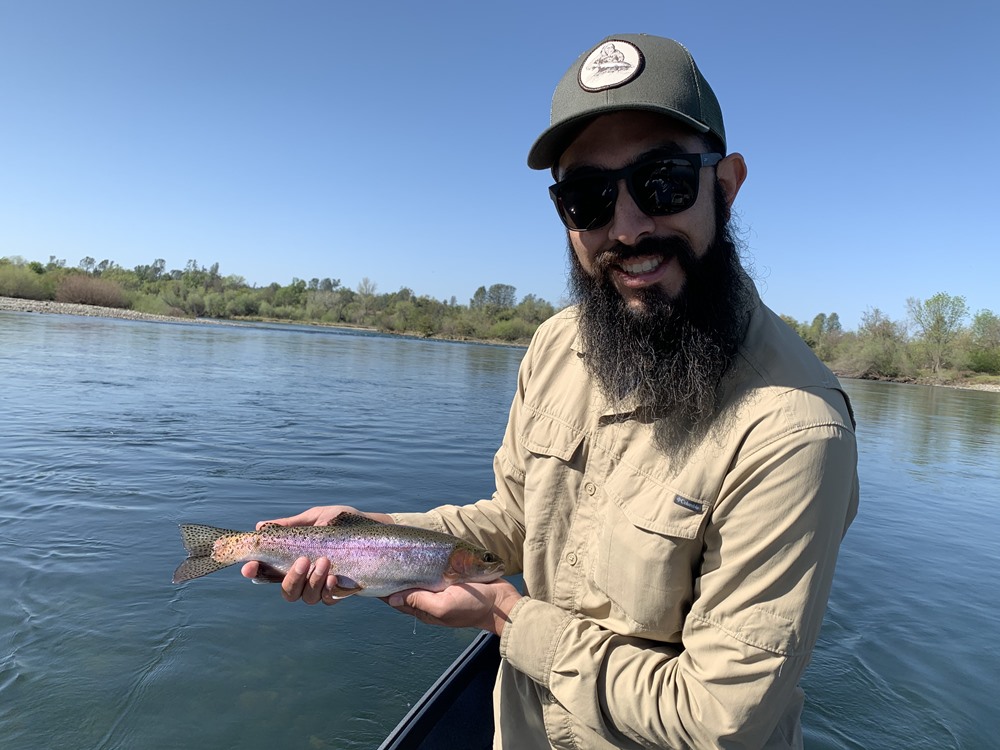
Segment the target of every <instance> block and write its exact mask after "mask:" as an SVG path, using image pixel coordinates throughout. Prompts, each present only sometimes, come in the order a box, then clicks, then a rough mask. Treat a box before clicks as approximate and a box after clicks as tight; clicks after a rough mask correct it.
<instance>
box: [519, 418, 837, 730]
mask: <svg viewBox="0 0 1000 750" xmlns="http://www.w3.org/2000/svg"><path fill="white" fill-rule="evenodd" d="M856 460H857V451H856V444H855V441H854V436H853V434H852V433H851V432H850V431H849V430H847V429H846V428H845V427H843V426H837V425H822V426H814V427H809V428H805V429H799V430H794V431H791V432H788V433H787V434H784V435H783V436H780V437H778V438H776V439H774V440H772V441H770V442H768V443H767V444H766V445H765V446H763V447H761V448H760V449H758V450H756V451H754V452H753V453H752V454H750V455H748V456H744V457H742V458H741V460H740V462H739V463H738V464H737V465H736V466H735V467H734V468H733V470H732V471H731V472H730V473H729V475H728V478H727V481H726V484H725V486H724V488H723V491H722V492H721V493H720V497H719V501H718V502H717V503H716V506H715V507H714V509H713V511H712V517H711V518H710V519H709V521H708V525H707V527H706V532H705V539H704V554H703V560H702V565H701V570H700V571H696V573H695V574H696V576H698V579H697V583H696V589H695V593H696V596H695V600H694V602H693V604H692V608H691V610H690V612H689V613H688V616H687V618H686V620H685V624H684V628H683V633H682V641H683V643H682V648H680V649H678V648H677V647H674V646H671V645H669V644H663V643H656V642H652V641H648V640H643V639H640V638H636V637H630V636H622V635H617V634H615V633H613V632H611V631H609V630H607V629H605V628H602V627H601V626H600V625H599V624H598V623H597V622H595V621H593V620H590V619H587V618H583V617H580V616H574V615H572V614H570V613H567V612H565V611H563V610H561V609H559V608H557V607H554V606H553V605H551V604H548V603H546V602H542V601H537V600H531V599H524V600H522V601H521V602H519V603H518V605H517V606H516V607H515V608H514V610H513V611H512V613H511V618H510V621H509V622H508V623H507V625H506V626H505V629H504V632H503V637H502V639H501V654H502V656H503V657H504V658H506V659H507V660H508V661H509V663H510V664H511V665H512V666H513V667H515V668H516V669H518V670H519V671H522V672H523V673H525V674H527V675H528V676H529V677H531V678H532V679H533V680H534V681H536V682H537V683H539V684H540V685H542V686H543V687H544V688H547V689H548V690H549V691H550V692H551V695H552V699H553V700H554V701H556V702H558V703H559V704H561V705H562V706H563V707H564V708H565V710H566V711H567V712H568V713H570V714H571V715H573V716H575V717H576V718H577V719H578V720H579V721H581V722H583V723H584V724H586V725H588V726H590V727H592V728H594V729H595V730H596V731H598V732H600V733H602V734H605V735H607V734H610V735H612V736H621V737H624V738H628V739H630V740H632V741H633V742H635V743H637V744H639V745H642V746H650V745H655V746H665V747H697V748H754V747H758V748H759V747H762V746H764V744H765V743H766V742H767V741H768V738H770V737H771V736H772V735H773V734H774V732H775V729H776V727H777V725H778V722H779V720H780V718H781V717H782V715H783V714H785V713H786V712H787V710H788V707H789V705H790V704H792V703H793V702H794V701H795V700H796V699H797V698H796V695H795V692H796V690H797V684H798V681H799V678H800V676H801V674H802V672H803V670H804V669H805V667H806V665H807V664H808V661H809V657H810V654H811V651H812V648H813V645H814V644H815V641H816V639H817V637H818V635H819V630H820V626H821V624H822V620H823V614H824V611H825V608H826V602H827V598H828V596H829V591H830V586H831V582H832V578H833V572H834V567H835V563H836V558H837V552H838V548H839V544H840V541H841V538H842V537H843V534H844V533H845V532H846V528H847V526H848V524H849V523H850V521H851V520H852V518H853V516H854V513H855V512H856V508H857V474H856V468H855V467H856ZM788 744H789V745H790V744H791V742H790V741H789V743H788Z"/></svg>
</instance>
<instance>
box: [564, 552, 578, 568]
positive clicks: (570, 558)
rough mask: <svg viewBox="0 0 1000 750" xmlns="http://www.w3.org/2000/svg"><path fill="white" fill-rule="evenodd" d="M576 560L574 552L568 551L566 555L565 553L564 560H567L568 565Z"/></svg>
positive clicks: (573, 563)
mask: <svg viewBox="0 0 1000 750" xmlns="http://www.w3.org/2000/svg"><path fill="white" fill-rule="evenodd" d="M576 560H577V558H576V553H575V552H570V553H569V554H568V555H566V562H568V563H569V564H570V565H576Z"/></svg>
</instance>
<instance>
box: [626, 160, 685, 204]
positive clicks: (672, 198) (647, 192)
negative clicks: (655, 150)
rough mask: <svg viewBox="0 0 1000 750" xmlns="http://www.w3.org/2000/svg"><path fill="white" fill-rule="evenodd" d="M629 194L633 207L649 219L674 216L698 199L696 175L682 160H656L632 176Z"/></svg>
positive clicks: (638, 169) (641, 167)
mask: <svg viewBox="0 0 1000 750" xmlns="http://www.w3.org/2000/svg"><path fill="white" fill-rule="evenodd" d="M629 190H630V192H631V193H632V197H633V198H634V199H635V202H636V205H638V206H639V208H640V209H642V210H643V211H644V212H645V213H647V214H649V215H650V216H665V215H667V214H675V213H678V212H680V211H683V210H685V209H687V208H690V207H691V206H693V205H694V202H695V201H696V200H697V198H698V172H697V171H696V169H695V168H694V166H693V165H692V164H691V163H690V162H688V161H685V160H683V159H660V160H658V161H655V162H650V163H649V164H644V165H642V166H640V167H638V168H637V169H636V170H635V172H633V173H632V179H631V180H630V181H629Z"/></svg>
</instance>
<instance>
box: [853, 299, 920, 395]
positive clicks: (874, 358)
mask: <svg viewBox="0 0 1000 750" xmlns="http://www.w3.org/2000/svg"><path fill="white" fill-rule="evenodd" d="M908 364H909V363H908V361H907V358H906V332H905V330H904V328H903V326H902V325H901V324H899V323H896V322H895V321H893V320H891V319H890V318H889V317H888V316H887V315H886V314H885V313H883V312H882V311H881V310H879V309H878V308H877V307H875V308H869V309H868V310H865V312H863V313H862V314H861V325H860V327H859V328H858V347H857V349H856V350H855V352H854V354H853V357H852V361H851V362H850V365H849V367H850V369H851V370H852V371H853V372H855V373H857V376H858V377H862V378H896V377H899V376H901V375H903V374H905V373H906V372H907V371H908V370H909V367H908Z"/></svg>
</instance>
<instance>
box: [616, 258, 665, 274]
mask: <svg viewBox="0 0 1000 750" xmlns="http://www.w3.org/2000/svg"><path fill="white" fill-rule="evenodd" d="M660 263H661V259H660V258H656V259H653V258H650V259H648V260H643V261H637V262H634V263H622V264H621V269H622V270H623V271H624V272H625V273H627V274H630V275H632V276H638V275H639V274H641V273H649V272H650V271H652V270H653V269H654V268H656V267H657V266H659V265H660Z"/></svg>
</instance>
